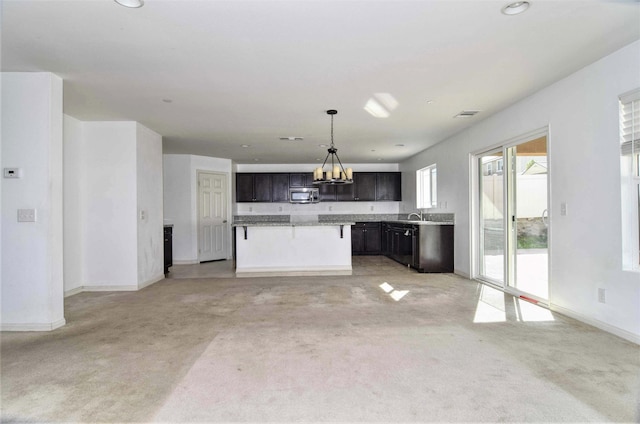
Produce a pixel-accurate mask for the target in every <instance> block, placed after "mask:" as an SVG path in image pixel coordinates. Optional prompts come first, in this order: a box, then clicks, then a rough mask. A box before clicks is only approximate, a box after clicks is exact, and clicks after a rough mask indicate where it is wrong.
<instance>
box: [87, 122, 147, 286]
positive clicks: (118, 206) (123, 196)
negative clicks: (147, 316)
mask: <svg viewBox="0 0 640 424" xmlns="http://www.w3.org/2000/svg"><path fill="white" fill-rule="evenodd" d="M83 126H84V131H83V132H84V140H83V142H84V144H85V146H84V149H83V151H82V157H83V160H84V169H83V171H84V172H83V173H82V175H81V176H79V178H82V180H83V188H82V189H83V190H84V194H83V196H84V200H85V201H84V206H85V209H84V210H83V215H84V216H83V218H82V220H83V221H84V222H83V223H84V227H83V234H84V240H83V249H84V251H85V258H84V267H85V281H84V284H83V286H85V287H91V286H94V287H96V288H107V287H109V288H112V289H113V290H118V289H127V290H133V289H135V288H136V287H137V285H138V265H137V259H138V252H137V246H138V238H137V220H136V216H137V189H136V178H137V173H136V123H135V122H84V124H83Z"/></svg>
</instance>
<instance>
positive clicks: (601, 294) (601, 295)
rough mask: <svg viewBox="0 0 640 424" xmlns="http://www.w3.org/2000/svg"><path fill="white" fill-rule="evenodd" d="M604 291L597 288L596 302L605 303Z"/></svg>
mask: <svg viewBox="0 0 640 424" xmlns="http://www.w3.org/2000/svg"><path fill="white" fill-rule="evenodd" d="M606 300H607V299H606V291H605V289H603V288H598V302H600V303H606Z"/></svg>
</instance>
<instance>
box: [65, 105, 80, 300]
mask: <svg viewBox="0 0 640 424" xmlns="http://www.w3.org/2000/svg"><path fill="white" fill-rule="evenodd" d="M82 129H83V126H82V122H81V121H79V120H77V119H75V118H72V117H71V116H68V115H64V143H63V145H64V148H63V151H64V190H63V192H64V196H63V199H64V202H63V204H64V291H65V293H72V292H73V291H75V290H78V289H79V288H81V287H82V286H83V284H84V281H85V275H84V267H83V263H84V257H85V249H84V242H83V240H84V213H83V210H84V198H83V193H84V190H83V185H84V177H83V175H84V157H83V152H84V143H83V140H84V137H83V133H82Z"/></svg>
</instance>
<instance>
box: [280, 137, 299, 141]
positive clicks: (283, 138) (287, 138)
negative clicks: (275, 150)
mask: <svg viewBox="0 0 640 424" xmlns="http://www.w3.org/2000/svg"><path fill="white" fill-rule="evenodd" d="M280 140H284V141H302V140H304V138H303V137H280Z"/></svg>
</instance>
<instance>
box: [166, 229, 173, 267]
mask: <svg viewBox="0 0 640 424" xmlns="http://www.w3.org/2000/svg"><path fill="white" fill-rule="evenodd" d="M172 266H173V227H171V226H169V225H165V227H164V275H165V277H166V276H167V274H169V268H170V267H172Z"/></svg>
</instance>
